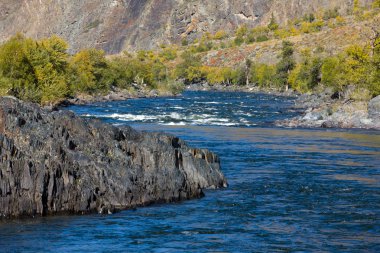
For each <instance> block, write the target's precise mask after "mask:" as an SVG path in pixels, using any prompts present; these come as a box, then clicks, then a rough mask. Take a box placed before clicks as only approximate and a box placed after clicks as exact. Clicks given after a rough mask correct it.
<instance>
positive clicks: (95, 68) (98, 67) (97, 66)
mask: <svg viewBox="0 0 380 253" xmlns="http://www.w3.org/2000/svg"><path fill="white" fill-rule="evenodd" d="M70 68H71V89H72V91H74V92H75V91H79V92H85V93H91V94H93V93H97V92H99V91H100V92H106V91H108V89H109V88H110V86H111V85H112V83H113V81H114V80H113V78H112V75H111V73H110V71H109V68H108V64H107V61H106V58H105V54H104V51H102V50H96V49H85V50H82V51H80V52H78V53H77V54H75V55H74V56H73V57H72V59H71V61H70Z"/></svg>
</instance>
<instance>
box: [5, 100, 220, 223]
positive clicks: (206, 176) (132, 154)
mask: <svg viewBox="0 0 380 253" xmlns="http://www.w3.org/2000/svg"><path fill="white" fill-rule="evenodd" d="M0 161H1V162H0V215H1V216H3V217H10V216H11V217H17V216H23V215H26V216H32V215H47V214H55V213H88V212H95V211H96V212H113V211H114V210H115V209H123V208H131V207H134V206H139V205H146V204H149V203H157V202H171V201H177V200H184V199H189V198H196V197H200V196H202V194H203V193H202V189H204V188H217V187H223V186H226V180H225V178H224V176H223V174H222V172H221V171H220V165H219V158H218V157H217V156H216V155H215V154H213V153H211V152H209V151H207V150H199V149H192V148H189V147H188V146H186V144H185V143H184V142H183V141H181V140H180V139H178V138H176V137H173V136H167V135H162V134H150V133H141V132H138V131H136V130H133V129H132V128H129V127H124V128H117V127H113V126H111V125H107V124H105V123H102V122H100V121H96V120H85V119H81V118H79V117H76V116H75V115H74V114H73V113H70V112H63V111H54V112H51V111H46V110H42V109H41V108H39V107H38V106H37V105H35V104H27V103H23V102H20V101H18V100H17V99H14V98H0Z"/></svg>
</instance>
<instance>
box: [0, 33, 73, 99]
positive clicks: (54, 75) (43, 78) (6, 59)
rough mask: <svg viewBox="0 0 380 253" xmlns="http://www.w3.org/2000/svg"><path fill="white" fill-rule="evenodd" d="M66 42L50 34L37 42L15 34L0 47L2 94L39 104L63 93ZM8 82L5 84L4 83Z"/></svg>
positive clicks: (59, 96) (66, 88) (64, 86)
mask: <svg viewBox="0 0 380 253" xmlns="http://www.w3.org/2000/svg"><path fill="white" fill-rule="evenodd" d="M66 50H67V44H66V42H64V41H63V40H62V39H60V38H58V37H56V36H53V37H51V38H48V39H43V40H40V41H33V40H31V39H27V38H25V37H24V36H22V35H16V36H14V37H13V38H11V39H10V40H9V41H7V42H5V43H4V44H3V45H1V47H0V76H1V78H0V79H1V86H2V87H1V88H0V89H1V90H2V93H3V94H9V95H13V96H16V97H19V98H21V99H24V100H29V101H34V102H39V103H43V104H47V103H50V102H51V101H55V100H60V99H63V98H64V97H65V96H66V94H67V92H68V87H67V81H66V76H65V74H66V69H67V58H68V55H67V53H66ZM6 83H9V84H6Z"/></svg>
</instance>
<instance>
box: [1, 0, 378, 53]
mask: <svg viewBox="0 0 380 253" xmlns="http://www.w3.org/2000/svg"><path fill="white" fill-rule="evenodd" d="M360 2H361V3H362V4H368V3H370V2H372V0H362V1H360ZM352 3H353V1H352V0H286V1H285V0H233V1H232V0H230V1H227V0H207V1H204V0H193V1H188V0H149V1H148V0H75V1H73V0H61V1H54V3H52V1H51V0H28V1H24V0H12V1H9V0H0V41H4V40H6V39H8V38H9V37H10V36H12V35H14V34H15V33H16V32H22V33H25V34H26V35H27V36H31V37H34V38H41V37H46V36H49V35H52V34H57V35H59V36H62V37H63V38H65V39H66V40H67V41H68V42H69V44H70V45H72V48H71V51H72V52H74V51H77V50H79V49H81V48H88V47H96V48H101V49H104V50H105V51H106V52H107V53H118V52H120V51H122V50H123V49H151V48H156V47H158V46H159V45H160V44H162V43H170V42H179V41H181V39H182V38H183V37H189V38H190V39H193V38H195V37H199V36H201V35H202V34H203V33H204V32H216V31H218V30H219V29H223V30H225V31H227V32H229V31H233V30H235V29H236V27H237V26H239V25H241V24H247V25H249V26H251V27H254V26H257V25H266V24H268V23H269V20H270V18H271V16H272V14H273V15H274V16H275V18H276V19H277V20H278V22H279V23H282V24H285V23H286V22H288V21H289V20H291V19H294V18H296V17H302V16H303V15H304V14H308V13H316V12H318V11H321V10H323V9H325V10H326V9H332V8H339V9H340V12H341V13H342V14H345V13H347V10H349V9H351V8H352Z"/></svg>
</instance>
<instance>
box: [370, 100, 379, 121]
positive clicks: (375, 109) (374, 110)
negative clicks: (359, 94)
mask: <svg viewBox="0 0 380 253" xmlns="http://www.w3.org/2000/svg"><path fill="white" fill-rule="evenodd" d="M368 116H369V117H370V118H372V119H374V120H376V121H380V96H377V97H375V98H373V99H371V101H369V103H368Z"/></svg>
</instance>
